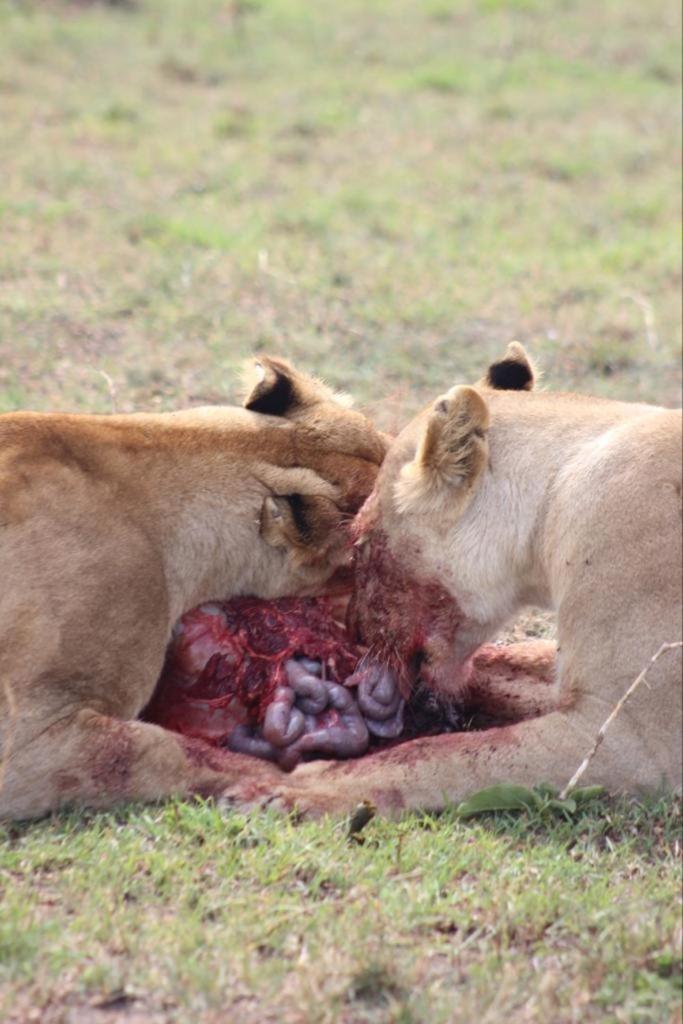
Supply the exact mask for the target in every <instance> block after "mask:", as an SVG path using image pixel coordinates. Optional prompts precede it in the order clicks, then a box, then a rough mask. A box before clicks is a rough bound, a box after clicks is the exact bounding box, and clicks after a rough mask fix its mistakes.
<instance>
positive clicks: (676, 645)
mask: <svg viewBox="0 0 683 1024" xmlns="http://www.w3.org/2000/svg"><path fill="white" fill-rule="evenodd" d="M679 647H683V641H681V640H677V641H675V642H674V643H671V644H662V646H661V647H660V648H659V650H658V651H657V653H656V654H653V656H652V657H651V658H650V660H649V662H648V663H647V665H646V666H645V668H644V669H643V670H642V672H639V674H638V675H637V676H636V678H635V679H634V680H633V682H632V683H631V685H630V686H629V688H628V690H627V691H626V693H625V694H624V695H623V697H622V698H621V700H619V702H618V703H617V704H616V705H615V707H613V708H612V710H611V711H610V713H609V715H608V716H607V718H606V719H605V721H604V722H603V723H602V725H601V726H600V728H599V730H598V735H597V736H596V737H595V743H594V744H593V746H592V748H591V750H590V751H589V753H588V754H587V755H586V756H585V757H584V759H583V761H582V762H581V764H580V765H579V767H578V768H577V769H576V771H575V772H574V774H573V775H572V777H571V779H570V780H569V782H568V783H567V785H566V786H565V787H564V789H563V790H562V792H561V793H560V800H564V799H566V797H567V794H568V793H570V792H571V790H572V789H574V787H575V786H576V783H577V782H578V781H579V779H580V778H581V776H582V775H583V773H584V772H585V770H586V768H587V767H588V765H589V764H590V763H591V761H592V760H593V758H594V757H595V755H596V753H597V750H598V747H599V746H600V744H601V743H602V741H603V740H604V738H605V733H606V732H607V730H608V729H609V727H610V725H611V724H612V722H613V721H614V719H615V718H616V717H617V715H618V714H619V712H620V711H621V709H622V708H623V706H624V704H625V703H626V701H627V700H628V699H629V697H630V696H631V695H632V694H633V693H635V691H636V690H637V689H638V687H639V686H640V684H641V683H642V682H644V680H645V678H646V677H647V674H648V672H649V671H650V669H651V668H652V666H653V665H654V664H655V662H656V661H658V660H659V659H660V658H661V656H662V655H663V654H666V652H667V651H675V650H677V649H678V648H679Z"/></svg>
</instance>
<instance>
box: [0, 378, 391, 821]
mask: <svg viewBox="0 0 683 1024" xmlns="http://www.w3.org/2000/svg"><path fill="white" fill-rule="evenodd" d="M245 405H246V408H245V409H236V408H227V407H215V408H213V407H212V408H205V409H195V410H191V411H187V412H179V413H167V414H159V415H144V414H141V415H129V416H71V415H60V414H36V413H10V414H6V415H4V416H0V578H1V580H2V583H1V589H0V817H5V818H7V817H13V818H22V817H29V816H34V815H39V814H42V813H44V812H46V811H49V810H53V809H55V808H58V807H60V806H62V805H64V804H67V803H73V802H78V803H82V804H88V805H90V806H95V807H106V806H109V805H111V804H112V803H114V802H115V801H120V800H122V799H141V798H142V799H154V798H158V797H163V796H166V795H168V794H171V793H197V792H199V793H205V794H206V793H217V792H220V791H221V790H222V789H223V788H224V786H225V785H226V784H227V783H230V782H234V780H235V779H236V778H238V777H240V776H241V775H243V774H244V773H245V772H248V773H249V774H252V775H255V776H257V777H260V778H263V779H266V778H270V775H269V773H272V776H273V777H274V778H276V777H277V776H278V773H277V771H276V769H274V768H272V766H270V765H267V764H263V763H261V762H258V761H256V760H254V759H253V758H248V757H246V756H242V755H239V754H230V753H227V752H223V751H219V750H212V749H211V748H209V747H208V746H205V745H204V744H202V743H200V742H197V741H192V740H189V741H188V740H186V739H184V738H183V737H180V736H177V735H175V734H173V733H170V732H167V731H165V730H163V729H161V728H159V727H158V726H155V725H151V724H148V723H145V722H141V721H135V719H136V716H137V715H138V714H139V713H140V712H141V710H142V709H143V708H144V706H145V704H146V703H147V702H148V701H149V699H150V697H151V695H152V692H153V690H154V686H155V683H156V680H157V678H158V676H159V673H160V670H161V667H162V664H163V659H164V651H165V648H166V645H167V643H168V640H169V637H170V633H171V628H172V626H173V624H174V623H175V621H176V620H177V619H178V617H179V616H180V615H181V614H182V613H183V612H185V611H186V610H187V609H189V608H192V607H193V606H194V605H196V604H198V603H200V602H202V601H205V600H207V599H209V598H217V597H228V596H234V595H239V594H253V595H256V596H261V597H277V596H281V595H285V594H287V595H289V594H303V593H311V592H317V591H318V590H319V589H320V588H321V586H322V585H323V584H325V582H326V581H327V580H328V579H329V578H330V577H331V576H332V575H333V574H334V573H336V572H339V573H343V572H344V566H345V565H346V564H348V561H349V549H350V545H349V543H348V534H347V531H345V529H344V528H343V526H344V524H343V520H344V519H346V520H348V519H349V518H350V516H351V514H352V513H353V512H355V511H357V509H358V508H359V506H360V505H361V503H362V501H363V500H364V499H365V498H366V497H367V495H368V494H369V492H370V490H371V489H372V485H373V483H374V480H375V476H376V473H377V468H378V466H379V464H380V463H381V461H382V458H383V456H384V453H385V449H386V444H385V441H384V440H383V438H382V437H381V436H380V435H379V434H378V433H377V432H376V431H375V430H374V429H373V428H372V427H371V426H370V424H369V422H368V421H367V420H366V419H365V418H364V417H363V416H361V415H360V414H359V413H357V412H353V411H351V410H350V409H348V408H346V407H345V405H344V404H343V403H341V402H339V401H338V400H337V398H336V396H335V395H334V394H333V393H332V392H331V391H330V390H329V389H327V388H326V387H324V386H323V385H321V384H319V383H317V382H315V381H312V380H310V379H308V378H307V377H305V376H303V375H302V374H299V373H297V372H296V371H295V370H293V369H292V368H291V367H290V366H288V365H287V364H286V363H284V362H282V361H280V360H274V359H265V358H264V359H262V360H261V361H260V362H259V363H257V364H256V367H255V379H254V381H253V383H252V386H251V387H250V390H249V394H248V397H247V399H246V402H245Z"/></svg>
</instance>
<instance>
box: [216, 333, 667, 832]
mask: <svg viewBox="0 0 683 1024" xmlns="http://www.w3.org/2000/svg"><path fill="white" fill-rule="evenodd" d="M533 383H534V371H533V368H532V366H531V363H530V361H529V359H528V357H527V355H526V353H525V352H524V350H523V348H522V347H521V346H519V345H517V344H515V343H513V344H512V345H511V346H509V348H508V351H507V353H506V355H505V358H504V359H502V360H501V361H499V362H498V363H495V364H493V365H492V366H491V367H490V368H489V371H488V373H487V375H486V377H485V378H484V379H483V380H482V381H480V382H479V384H477V385H476V386H474V387H467V386H458V387H454V388H452V389H451V390H450V391H449V392H448V393H447V394H445V395H444V396H442V397H441V398H439V399H438V400H437V401H436V402H435V403H434V404H433V405H431V406H430V407H429V408H428V409H426V410H425V411H424V412H423V413H422V414H421V415H419V416H418V417H417V418H416V419H415V420H414V421H413V422H412V423H411V424H410V425H409V426H408V427H407V428H406V429H405V430H404V431H403V432H402V433H401V434H400V435H399V437H398V438H397V439H396V441H395V442H394V443H393V445H392V446H391V448H390V450H389V453H388V455H387V457H386V459H385V462H384V465H383V467H382V470H381V471H380V474H379V476H378V480H377V484H376V486H375V490H374V492H373V494H372V496H371V497H370V499H369V500H368V502H367V504H366V505H365V507H364V508H363V510H362V511H361V513H360V515H359V517H358V521H357V524H356V532H357V544H358V546H359V548H361V553H360V555H359V567H358V572H357V578H358V584H357V589H356V596H355V602H354V603H355V607H354V609H353V619H354V621H355V623H356V625H357V627H358V629H359V631H360V633H361V634H362V635H363V637H364V639H365V641H366V642H367V643H368V644H369V645H370V646H371V649H372V651H373V654H374V655H375V656H376V657H379V658H382V657H384V658H385V659H386V660H388V661H389V662H393V664H394V665H395V666H396V667H397V668H399V669H401V668H403V670H404V672H406V673H407V672H408V671H409V670H410V668H411V667H412V670H413V671H416V670H417V668H418V666H420V665H421V668H420V672H421V675H422V677H423V679H424V680H426V681H427V682H428V683H429V684H431V685H432V686H433V687H436V688H438V689H440V690H443V691H449V690H450V691H452V692H457V691H460V692H462V691H463V690H466V689H467V688H468V687H471V686H472V685H473V684H476V686H477V687H478V688H479V689H481V687H482V686H483V685H487V686H488V690H489V693H488V698H489V700H488V705H489V709H493V708H496V706H497V708H498V711H499V713H500V716H501V717H503V718H508V719H514V718H515V717H516V718H518V719H524V720H522V721H517V722H516V723H515V724H510V725H506V726H502V727H498V728H492V729H489V730H486V731H482V732H475V733H472V732H470V733H459V734H451V735H444V736H437V737H430V738H424V739H417V740H414V741H412V742H410V743H406V744H402V745H399V746H395V747H393V748H391V749H389V750H386V751H383V752H380V753H377V754H375V755H374V756H372V757H370V758H364V759H363V760H362V762H355V763H348V764H323V763H317V764H309V765H305V766H302V767H300V768H299V769H297V770H296V771H295V772H294V773H293V775H292V776H290V778H289V779H287V780H286V781H285V782H284V784H281V785H280V786H279V787H277V788H276V789H275V790H274V791H271V792H270V793H269V792H268V791H267V789H266V788H265V787H262V786H260V785H259V784H258V783H257V784H256V785H255V786H243V787H237V789H236V790H234V791H233V797H234V799H235V800H237V801H239V800H243V801H245V802H249V801H251V802H255V801H257V800H261V802H265V801H268V800H270V801H272V802H273V803H275V804H279V805H280V806H284V807H287V806H293V805H296V806H298V807H299V808H300V809H301V810H303V811H311V812H313V813H321V812H328V811H329V812H337V811H343V810H346V809H349V808H350V807H353V806H354V805H356V804H357V803H358V801H359V800H362V799H368V800H370V801H373V802H374V803H375V804H376V805H377V806H378V807H379V808H380V809H381V810H383V811H385V812H390V813H391V812H394V813H395V812H397V811H399V810H401V809H404V808H424V809H428V808H429V809H438V808H442V807H444V805H446V804H447V803H449V802H453V801H458V800H460V799H462V798H464V797H466V796H467V795H469V794H471V793H472V792H473V791H475V790H478V789H480V788H482V787H485V786H488V785H491V784H494V783H497V782H502V781H510V782H516V783H520V784H525V785H533V784H536V783H540V782H548V783H550V784H553V785H555V786H558V787H561V786H563V784H565V783H566V782H567V781H568V780H569V778H570V777H571V775H572V773H573V771H574V769H575V768H576V767H577V765H578V764H579V762H580V761H581V760H582V758H583V756H584V755H585V754H586V752H587V750H588V749H589V748H590V747H591V746H592V742H593V740H594V738H595V736H596V732H597V730H598V728H599V726H600V725H601V723H602V722H603V721H604V720H605V718H606V717H607V716H608V714H609V712H610V711H611V709H613V708H614V706H615V705H616V703H617V701H618V700H619V698H620V697H621V696H622V695H623V694H624V692H625V690H626V689H627V688H628V686H629V684H630V683H631V682H632V681H633V680H634V677H635V676H636V675H637V674H638V672H639V670H640V669H641V668H642V667H643V666H644V664H645V663H646V662H647V660H648V659H649V658H650V657H651V656H652V655H653V654H654V653H655V652H656V651H657V650H658V648H659V647H660V645H661V644H663V643H665V642H671V641H677V640H679V639H680V636H681V416H680V413H679V412H676V411H669V410H666V409H662V408H656V407H653V406H648V405H636V404H628V403H622V402H614V401H603V400H601V399H598V398H589V397H581V396H578V395H572V394H553V393H546V392H536V391H534V390H533ZM524 605H536V606H540V607H545V608H551V609H554V610H555V612H556V614H557V631H558V646H557V660H556V664H555V665H554V671H552V664H553V660H554V659H553V654H554V651H553V648H552V647H551V645H550V644H549V643H547V642H545V643H543V642H539V643H537V644H524V645H520V648H519V653H518V655H517V658H515V648H514V647H512V648H510V650H509V651H508V652H506V654H505V656H504V660H505V662H506V665H505V666H504V670H503V671H501V657H498V658H496V651H498V653H499V654H500V649H492V648H484V649H483V652H482V651H480V652H479V653H476V654H475V652H476V651H477V648H478V647H479V645H480V644H481V643H482V642H484V641H485V640H487V639H489V638H490V637H492V636H493V635H494V634H495V632H496V631H497V630H498V629H499V628H500V626H501V625H502V624H503V623H504V622H506V620H508V619H509V617H510V616H511V615H512V614H513V613H514V612H515V611H517V610H518V609H520V608H521V607H522V606H524ZM487 665H488V666H489V667H490V668H491V674H490V676H489V680H488V683H487V684H483V683H482V672H483V673H484V675H485V674H486V669H487ZM549 668H551V671H550V672H548V669H549ZM534 677H536V682H534V681H533V680H534ZM544 679H545V680H547V681H546V682H543V681H539V680H544ZM408 682H409V679H408V678H406V683H408ZM648 684H649V685H644V686H641V687H640V688H639V689H638V690H637V692H635V694H634V696H633V697H632V699H631V700H630V702H629V703H628V704H626V705H625V707H624V709H623V711H622V712H621V714H620V715H619V716H618V717H617V718H616V719H615V721H614V723H613V725H612V727H611V729H610V730H609V731H608V732H607V735H606V738H605V741H604V743H603V744H602V746H601V747H600V749H599V751H598V753H597V755H596V756H595V757H594V759H593V760H592V761H591V762H590V765H589V768H588V771H587V773H586V775H585V776H584V781H585V782H588V783H598V784H602V785H604V786H606V787H607V788H608V789H609V790H610V791H613V792H616V791H637V790H640V789H647V790H653V789H657V788H658V787H665V788H673V789H676V790H679V789H680V787H681V661H680V650H673V651H669V652H668V653H667V656H666V657H662V658H661V659H660V660H659V661H658V662H657V663H656V664H655V665H654V666H653V667H652V671H651V672H650V674H649V677H648ZM529 716H538V717H529Z"/></svg>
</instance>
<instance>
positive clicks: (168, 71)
mask: <svg viewBox="0 0 683 1024" xmlns="http://www.w3.org/2000/svg"><path fill="white" fill-rule="evenodd" d="M680 114H681V109H680V5H679V4H678V3H677V2H673V0H648V2H647V3H643V2H642V0H603V2H601V3H599V4H598V3H595V0H317V2H316V3H308V2H304V0H234V2H225V0H129V2H122V0H119V2H113V0H112V2H109V3H106V2H99V3H98V2H85V0H82V2H72V3H67V2H58V0H54V2H50V0H41V2H38V0H34V2H31V0H24V2H19V0H14V2H11V0H0V216H1V224H2V228H1V239H2V245H1V247H0V410H2V411H4V410H9V409H13V408H17V407H33V408H36V409H69V408H71V409H78V410H92V411H109V410H111V409H112V408H114V407H115V408H117V409H118V410H119V411H128V410H133V409H166V408H172V407H177V406H179V405H190V404H201V403H206V402H221V401H226V400H233V399H234V398H235V397H236V391H235V386H236V385H235V371H236V369H237V367H238V365H239V363H240V362H241V360H242V359H243V358H244V357H245V356H247V355H249V354H250V353H252V352H254V351H259V350H265V351H269V352H274V353H280V354H284V355H287V356H289V357H291V358H293V359H294V360H296V361H297V362H298V363H299V364H300V365H301V366H302V367H304V368H307V369H309V370H312V371H315V372H316V373H319V374H322V375H324V376H325V377H326V378H327V379H328V380H329V381H330V382H331V383H332V384H334V385H335V386H338V387H342V388H344V389H348V390H350V391H351V392H352V393H353V394H354V395H355V396H356V398H357V399H358V401H359V403H360V404H361V405H364V406H365V407H366V408H367V409H369V410H370V411H372V412H374V413H375V414H377V415H378V418H379V419H380V421H381V423H382V425H384V426H385V427H388V428H389V429H391V428H397V427H398V426H399V425H400V424H401V422H402V420H403V419H404V418H405V416H407V415H408V414H409V413H410V412H412V411H413V410H414V409H415V408H416V407H417V406H418V405H419V404H421V403H422V402H423V401H424V400H425V399H427V398H429V397H431V396H432V395H434V394H436V393H437V392H438V391H439V390H442V389H443V388H444V387H446V386H450V384H452V383H454V382H455V381H458V380H474V379H476V378H477V377H478V376H479V375H480V374H481V372H482V370H483V368H484V367H485V365H486V363H487V361H488V360H489V359H490V358H491V357H492V356H496V355H498V354H499V353H501V352H502V350H503V348H504V346H505V344H506V343H507V342H508V341H509V340H510V339H511V338H518V339H519V340H521V341H522V342H524V344H526V345H527V346H528V347H529V349H530V351H531V353H532V354H533V355H534V356H535V357H536V359H537V360H538V361H539V362H540V364H541V366H542V368H543V369H544V370H545V383H546V385H547V386H549V387H553V388H572V389H582V390H585V391H590V392H593V393H596V394H609V395H615V396H618V397H625V398H639V399H646V400H654V401H658V402H660V403H664V404H673V403H676V402H678V401H679V400H680V385H681V379H680V328H681V304H680V256H681V253H680V195H681V193H680Z"/></svg>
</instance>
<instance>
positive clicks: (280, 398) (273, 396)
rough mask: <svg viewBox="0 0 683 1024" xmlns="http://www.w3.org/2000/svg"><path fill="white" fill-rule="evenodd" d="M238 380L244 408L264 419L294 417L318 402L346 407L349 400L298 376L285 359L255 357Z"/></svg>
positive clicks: (326, 387)
mask: <svg viewBox="0 0 683 1024" xmlns="http://www.w3.org/2000/svg"><path fill="white" fill-rule="evenodd" d="M242 381H243V386H244V391H245V398H244V407H245V409H249V410H250V411H251V412H261V413H265V414H266V415H268V416H285V417H287V416H294V415H295V414H296V413H297V412H300V411H301V410H303V409H310V408H311V406H314V405H318V404H319V403H321V402H336V403H337V404H338V405H343V406H345V407H348V406H350V405H351V399H350V398H348V397H347V396H346V395H340V394H338V393H336V392H334V391H333V390H332V389H331V388H329V387H328V386H327V385H326V384H323V382H322V381H319V380H316V379H315V378H314V377H307V376H306V374H304V373H299V371H298V370H296V369H295V368H294V367H293V366H292V365H291V364H290V363H288V362H287V361H286V360H285V359H276V358H275V357H274V356H259V357H258V358H257V359H254V360H253V361H251V362H249V363H247V365H246V367H245V369H244V372H243V375H242Z"/></svg>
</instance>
